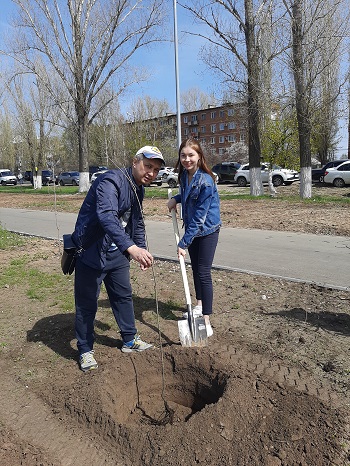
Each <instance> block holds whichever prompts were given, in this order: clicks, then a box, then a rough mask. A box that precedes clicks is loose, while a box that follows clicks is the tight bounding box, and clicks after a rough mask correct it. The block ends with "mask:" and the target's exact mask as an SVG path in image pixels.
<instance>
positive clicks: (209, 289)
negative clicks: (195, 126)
mask: <svg viewBox="0 0 350 466" xmlns="http://www.w3.org/2000/svg"><path fill="white" fill-rule="evenodd" d="M176 168H177V169H179V184H180V192H179V194H177V195H176V196H174V197H172V198H171V199H170V200H169V201H168V209H169V211H171V209H176V204H178V203H180V202H181V206H182V215H183V221H184V227H185V233H184V235H183V237H182V238H181V240H180V241H179V244H178V255H179V257H180V256H183V257H185V255H186V249H188V252H189V255H190V259H191V265H192V273H193V281H194V287H195V292H196V299H197V305H196V306H195V307H194V308H193V312H194V315H201V314H203V316H204V319H205V323H206V327H207V334H208V336H211V335H212V334H213V330H212V327H211V325H210V315H211V314H212V312H213V309H212V306H213V284H212V278H211V267H212V264H213V259H214V254H215V250H216V246H217V243H218V238H219V230H220V226H221V220H220V201H219V194H218V191H217V187H216V183H215V179H214V175H213V173H212V171H211V170H210V169H209V168H208V166H207V164H206V161H205V157H204V154H203V151H202V148H201V146H200V144H199V142H198V141H197V140H196V139H187V140H186V141H184V142H182V144H181V146H180V149H179V158H178V161H177V163H176ZM186 316H187V313H186ZM186 316H185V315H184V317H186Z"/></svg>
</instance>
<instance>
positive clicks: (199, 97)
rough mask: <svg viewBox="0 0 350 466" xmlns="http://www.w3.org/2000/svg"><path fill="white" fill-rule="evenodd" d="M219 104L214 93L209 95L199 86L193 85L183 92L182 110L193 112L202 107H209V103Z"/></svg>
mask: <svg viewBox="0 0 350 466" xmlns="http://www.w3.org/2000/svg"><path fill="white" fill-rule="evenodd" d="M216 104H218V102H217V99H216V98H215V96H214V95H209V94H207V93H205V92H203V91H201V90H200V89H199V88H198V87H192V88H191V89H188V90H187V91H183V92H181V107H182V112H183V113H186V112H193V111H195V110H198V109H201V108H207V107H208V105H215V106H216Z"/></svg>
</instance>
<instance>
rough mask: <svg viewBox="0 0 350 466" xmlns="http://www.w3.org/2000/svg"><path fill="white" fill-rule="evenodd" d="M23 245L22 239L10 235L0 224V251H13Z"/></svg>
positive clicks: (12, 234)
mask: <svg viewBox="0 0 350 466" xmlns="http://www.w3.org/2000/svg"><path fill="white" fill-rule="evenodd" d="M23 244H24V239H23V238H22V237H20V236H19V235H16V234H14V233H10V232H9V231H7V230H5V229H3V228H2V226H1V224H0V249H4V250H6V249H13V248H16V247H18V246H21V245H23Z"/></svg>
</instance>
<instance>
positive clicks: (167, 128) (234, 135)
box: [147, 103, 247, 156]
mask: <svg viewBox="0 0 350 466" xmlns="http://www.w3.org/2000/svg"><path fill="white" fill-rule="evenodd" d="M155 126H156V127H157V130H155ZM148 133H149V134H148ZM152 134H157V138H158V139H161V140H162V139H163V140H164V139H165V138H174V139H176V137H177V120H176V115H175V114H173V113H168V114H166V115H164V116H163V117H160V118H155V119H152V120H147V135H148V136H151V135H152ZM189 137H193V138H196V139H198V140H199V141H200V143H201V144H202V145H203V146H205V147H206V149H207V151H209V152H210V154H211V155H219V156H223V155H224V154H225V151H226V150H227V149H228V148H229V147H230V146H231V145H232V144H233V143H235V142H246V141H247V110H246V107H245V106H243V105H242V104H232V103H227V104H224V105H222V106H220V107H216V106H213V105H209V106H208V108H205V109H200V110H196V111H193V112H186V113H181V140H184V139H187V138H189Z"/></svg>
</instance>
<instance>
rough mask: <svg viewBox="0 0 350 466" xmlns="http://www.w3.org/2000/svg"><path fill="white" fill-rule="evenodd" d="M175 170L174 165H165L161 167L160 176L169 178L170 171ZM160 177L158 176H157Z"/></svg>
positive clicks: (164, 178) (163, 178)
mask: <svg viewBox="0 0 350 466" xmlns="http://www.w3.org/2000/svg"><path fill="white" fill-rule="evenodd" d="M174 170H175V168H173V167H164V168H161V169H160V170H159V177H160V178H161V179H162V180H164V181H166V179H167V178H168V175H170V173H172V172H173V171H174ZM157 178H158V176H157Z"/></svg>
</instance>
